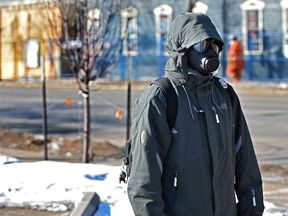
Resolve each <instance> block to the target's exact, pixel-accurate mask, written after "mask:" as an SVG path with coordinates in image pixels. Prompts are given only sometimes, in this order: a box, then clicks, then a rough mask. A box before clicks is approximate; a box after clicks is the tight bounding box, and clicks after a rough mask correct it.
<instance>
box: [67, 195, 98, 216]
mask: <svg viewBox="0 0 288 216" xmlns="http://www.w3.org/2000/svg"><path fill="white" fill-rule="evenodd" d="M99 203H100V197H99V196H98V194H96V193H94V192H88V193H86V194H85V195H84V197H83V199H82V201H81V202H80V203H79V204H78V206H77V207H76V208H75V209H74V210H73V212H72V213H71V214H70V216H92V215H94V214H95V212H96V210H97V209H98V205H99Z"/></svg>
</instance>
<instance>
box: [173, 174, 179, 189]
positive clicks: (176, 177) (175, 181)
mask: <svg viewBox="0 0 288 216" xmlns="http://www.w3.org/2000/svg"><path fill="white" fill-rule="evenodd" d="M177 185H178V173H176V174H175V176H174V182H173V186H174V187H177Z"/></svg>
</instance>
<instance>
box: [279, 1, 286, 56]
mask: <svg viewBox="0 0 288 216" xmlns="http://www.w3.org/2000/svg"><path fill="white" fill-rule="evenodd" d="M280 5H281V8H282V35H283V37H282V47H283V55H284V56H285V57H286V58H287V57H288V0H282V1H281V2H280Z"/></svg>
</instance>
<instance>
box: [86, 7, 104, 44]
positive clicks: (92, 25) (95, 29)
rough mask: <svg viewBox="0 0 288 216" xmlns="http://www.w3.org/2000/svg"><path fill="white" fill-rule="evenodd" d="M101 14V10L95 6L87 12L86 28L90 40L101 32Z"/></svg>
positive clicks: (94, 38)
mask: <svg viewBox="0 0 288 216" xmlns="http://www.w3.org/2000/svg"><path fill="white" fill-rule="evenodd" d="M101 16H102V14H101V11H100V10H99V9H97V8H96V9H94V10H90V11H89V13H88V19H87V29H88V32H89V36H90V37H91V39H92V40H96V39H97V38H98V37H99V34H100V33H101V23H100V22H101Z"/></svg>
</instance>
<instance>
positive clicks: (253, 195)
mask: <svg viewBox="0 0 288 216" xmlns="http://www.w3.org/2000/svg"><path fill="white" fill-rule="evenodd" d="M251 192H252V202H253V206H256V193H255V189H251Z"/></svg>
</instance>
